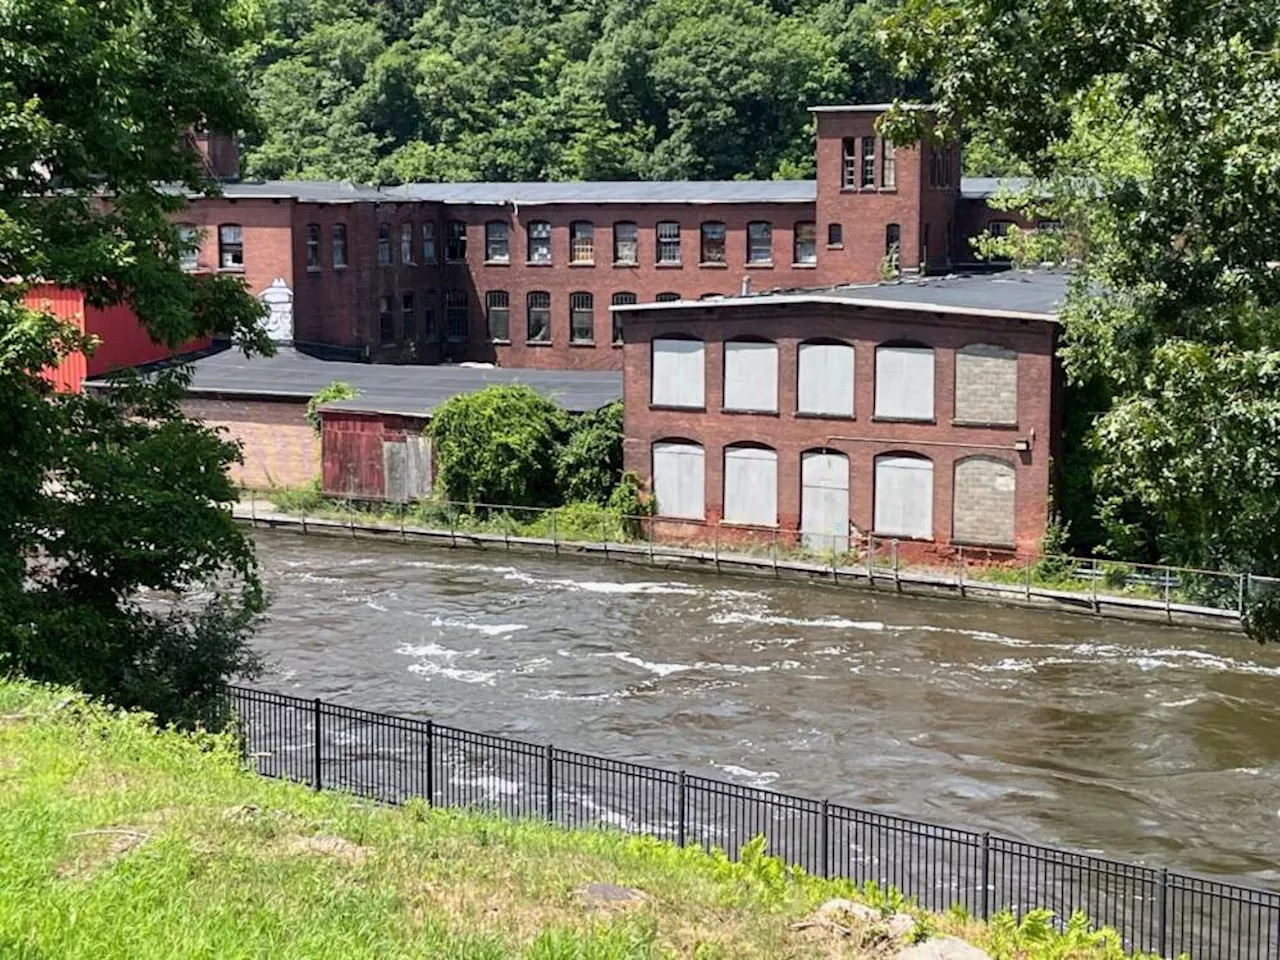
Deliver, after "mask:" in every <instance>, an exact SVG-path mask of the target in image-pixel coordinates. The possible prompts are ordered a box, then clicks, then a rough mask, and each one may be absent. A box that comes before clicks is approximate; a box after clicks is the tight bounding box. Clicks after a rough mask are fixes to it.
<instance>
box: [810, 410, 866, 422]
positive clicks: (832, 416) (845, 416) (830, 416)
mask: <svg viewBox="0 0 1280 960" xmlns="http://www.w3.org/2000/svg"><path fill="white" fill-rule="evenodd" d="M796 419H797V420H843V421H845V422H846V423H851V422H853V421H854V420H856V419H858V418H857V417H856V416H854V415H853V414H852V413H817V412H815V411H812V410H797V411H796Z"/></svg>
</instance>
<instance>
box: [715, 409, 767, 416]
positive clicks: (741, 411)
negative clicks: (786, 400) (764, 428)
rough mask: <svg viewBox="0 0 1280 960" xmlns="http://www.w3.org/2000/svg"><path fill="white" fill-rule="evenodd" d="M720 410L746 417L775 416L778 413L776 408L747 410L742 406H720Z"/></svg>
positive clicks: (724, 412) (731, 414)
mask: <svg viewBox="0 0 1280 960" xmlns="http://www.w3.org/2000/svg"><path fill="white" fill-rule="evenodd" d="M720 412H721V413H723V414H728V415H730V416H735V417H741V416H744V415H745V416H748V417H776V416H777V415H778V411H777V409H776V408H775V409H773V410H747V409H744V408H742V407H721V408H720Z"/></svg>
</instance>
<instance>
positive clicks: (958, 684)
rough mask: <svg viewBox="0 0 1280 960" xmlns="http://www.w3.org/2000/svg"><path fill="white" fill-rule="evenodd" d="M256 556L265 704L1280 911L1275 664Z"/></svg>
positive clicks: (465, 566)
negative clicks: (939, 826) (697, 786)
mask: <svg viewBox="0 0 1280 960" xmlns="http://www.w3.org/2000/svg"><path fill="white" fill-rule="evenodd" d="M257 542H258V546H259V556H260V559H261V562H262V565H263V573H264V579H265V581H266V583H267V585H268V588H269V590H270V592H271V596H272V601H273V602H272V607H271V611H270V615H269V619H268V622H267V623H266V625H265V626H264V628H263V629H262V631H261V632H260V634H259V636H258V639H257V645H258V647H259V649H260V650H261V651H262V652H263V653H264V654H265V655H266V657H267V659H268V661H269V663H270V668H269V670H268V673H267V674H266V675H265V676H264V677H263V678H262V679H261V680H260V681H259V682H258V685H259V686H261V687H264V688H268V689H277V690H280V691H282V692H287V693H292V694H295V695H300V696H307V697H315V696H318V697H324V698H326V699H331V700H334V701H336V702H339V703H344V704H348V705H351V706H358V707H363V708H366V709H370V710H381V711H386V712H391V713H399V714H405V715H411V716H421V717H428V716H429V717H432V718H434V719H436V720H438V721H441V722H447V723H450V724H454V725H456V726H461V727H466V728H470V729H475V730H479V731H485V732H490V733H499V734H507V735H512V736H519V737H521V738H525V739H531V740H535V741H538V742H545V741H551V742H554V743H555V744H557V745H558V746H562V747H565V748H568V749H575V750H581V751H584V752H588V753H598V754H603V755H606V756H610V757H616V758H619V759H627V760H632V761H636V762H640V763H650V764H654V765H657V766H662V767H666V768H669V769H677V768H682V767H683V768H685V769H688V770H690V771H691V772H692V771H696V772H698V773H700V774H702V775H704V776H716V777H721V778H724V779H727V780H731V781H734V782H737V783H742V784H747V785H752V786H764V787H768V788H770V789H776V790H781V791H784V792H788V793H797V794H801V795H805V796H811V797H815V798H822V797H826V798H829V799H831V800H833V801H839V802H842V803H851V804H857V805H863V806H867V807H872V808H875V809H879V810H883V811H888V812H893V813H899V814H903V815H907V816H912V817H918V818H922V819H927V820H933V821H937V822H941V823H946V824H952V825H956V826H964V827H970V828H975V829H985V830H991V831H993V832H998V833H1002V834H1005V835H1010V836H1013V837H1016V838H1022V839H1027V840H1032V841H1036V842H1040V843H1053V844H1062V845H1066V846H1069V847H1072V848H1076V849H1081V850H1087V851H1093V852H1099V853H1104V854H1106V855H1109V856H1113V857H1119V858H1122V859H1139V860H1143V861H1146V862H1150V863H1154V864H1158V865H1163V866H1168V867H1171V868H1175V869H1180V870H1186V871H1191V872H1196V873H1204V874H1211V875H1221V876H1223V877H1229V878H1232V879H1236V880H1242V881H1244V882H1250V883H1254V884H1260V885H1265V886H1268V887H1273V888H1280V829H1277V828H1278V827H1280V820H1278V817H1280V789H1278V787H1280V649H1271V648H1260V647H1258V646H1257V645H1255V644H1253V643H1252V642H1251V641H1248V640H1246V639H1244V638H1242V637H1240V636H1236V635H1232V634H1224V633H1216V632H1211V631H1196V630H1188V629H1174V628H1170V627H1162V626H1151V625H1144V624H1129V623H1121V622H1116V621H1101V620H1095V619H1092V618H1089V617H1082V616H1074V615H1070V614H1062V613H1051V612H1042V611H1027V610H1020V609H1016V608H1002V607H997V606H988V605H984V604H978V603H964V602H961V601H955V600H945V599H932V598H921V597H900V596H893V595H886V594H883V593H872V592H870V591H867V590H865V589H833V588H831V587H822V586H809V585H805V584H802V583H794V582H791V583H788V582H776V581H772V580H761V579H749V578H729V577H717V576H712V575H701V574H694V573H689V574H685V573H683V572H682V573H680V574H678V575H677V574H670V573H663V572H660V571H653V570H647V569H643V568H634V567H626V566H622V565H611V564H607V563H600V562H598V561H597V562H591V561H581V560H568V559H562V560H556V559H554V558H551V557H542V556H527V555H521V554H506V553H503V552H501V549H500V548H499V549H498V550H494V551H491V552H488V553H482V552H478V551H473V550H456V551H454V550H449V549H447V548H440V547H402V546H398V545H391V544H383V543H370V542H365V541H343V540H329V539H325V538H319V537H305V536H301V535H298V534H289V533H260V534H258V535H257Z"/></svg>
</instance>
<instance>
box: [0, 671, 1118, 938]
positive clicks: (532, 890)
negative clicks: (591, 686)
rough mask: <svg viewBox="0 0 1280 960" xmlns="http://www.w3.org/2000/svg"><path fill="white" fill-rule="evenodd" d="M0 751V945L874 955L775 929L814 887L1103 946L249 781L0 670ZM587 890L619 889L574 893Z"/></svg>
mask: <svg viewBox="0 0 1280 960" xmlns="http://www.w3.org/2000/svg"><path fill="white" fill-rule="evenodd" d="M0 757H3V758H4V762H3V765H2V766H0V801H2V802H0V864H3V870H4V878H5V882H4V883H3V884H0V944H3V945H4V948H5V950H4V952H5V953H6V954H12V955H14V956H18V957H36V956H47V957H59V958H65V960H134V958H138V957H146V958H148V960H151V958H156V960H160V958H168V957H172V958H175V960H177V958H184V960H185V958H186V957H190V956H192V955H206V956H218V957H232V956H265V955H270V956H290V957H301V956H305V957H310V958H313V960H329V958H333V960H338V958H341V960H360V958H365V957H368V958H378V960H381V958H384V957H409V956H413V957H432V958H438V960H502V958H507V957H513V958H514V957H520V958H525V960H581V958H593V960H657V958H660V957H673V956H680V957H692V958H697V960H729V958H735V960H736V958H750V957H758V958H762V960H763V958H773V957H781V956H786V957H794V958H797V960H804V958H837V957H847V958H867V960H870V958H872V957H882V956H883V953H882V952H876V953H873V952H870V951H865V950H863V949H862V948H861V947H860V946H859V945H858V944H857V942H856V941H854V940H851V939H849V938H845V937H843V936H841V935H838V934H833V933H832V932H830V931H826V930H821V929H819V930H817V931H813V930H794V929H792V924H793V923H794V922H795V921H797V920H803V919H806V918H807V917H809V916H811V915H812V914H813V911H814V909H815V907H816V906H818V905H819V904H821V903H822V902H824V901H825V900H827V899H828V898H830V897H851V898H854V899H857V900H860V901H862V902H863V903H867V904H868V905H870V906H871V907H872V908H873V909H875V910H878V911H881V913H882V914H885V915H887V914H889V913H892V912H896V911H900V910H907V911H909V912H911V913H912V914H913V915H914V916H915V917H916V918H917V920H918V922H919V923H920V931H921V932H923V933H929V932H934V931H937V932H944V933H945V932H950V933H956V934H960V935H962V936H964V937H965V938H966V939H968V940H970V941H972V942H974V943H977V944H978V945H980V946H985V947H986V948H987V949H989V950H990V951H991V953H992V955H993V956H994V957H995V958H996V960H1061V958H1065V957H1071V958H1073V960H1120V958H1121V957H1123V956H1124V954H1123V951H1121V950H1119V949H1118V948H1117V947H1116V946H1115V945H1114V937H1113V936H1112V935H1111V934H1108V933H1105V932H1098V931H1088V930H1087V929H1085V928H1081V929H1080V930H1079V931H1078V932H1072V931H1075V930H1076V928H1077V927H1078V926H1079V924H1078V923H1077V921H1074V920H1073V921H1072V924H1071V926H1070V927H1069V933H1068V936H1066V937H1064V936H1060V935H1058V934H1055V933H1054V932H1053V931H1052V930H1051V929H1048V928H1047V927H1046V926H1045V925H1044V924H1043V923H1038V924H1032V923H1031V922H1029V921H1027V920H1024V921H1023V923H1022V924H1018V923H1015V922H1013V920H1012V918H1007V919H1005V918H998V919H997V920H996V921H995V922H993V924H992V925H991V927H990V928H987V927H986V926H984V925H982V924H979V923H975V922H974V921H972V920H971V919H970V918H968V917H966V916H964V915H963V914H960V913H954V914H950V915H943V916H939V917H931V916H928V915H926V914H923V913H921V912H920V911H918V910H916V909H914V908H913V907H911V906H910V905H909V904H908V903H907V902H906V901H905V900H904V899H903V898H902V897H901V896H900V895H899V894H898V893H897V892H896V891H893V890H881V889H879V888H877V887H874V886H868V887H865V888H859V889H855V888H854V887H852V886H851V885H850V884H848V883H844V882H834V881H823V880H818V879H815V878H812V877H808V876H805V875H804V874H803V873H802V872H800V871H797V870H795V869H792V868H788V867H786V866H784V865H783V864H782V863H780V862H779V861H778V860H777V859H775V858H772V857H769V856H767V854H766V851H765V847H764V843H763V841H755V842H753V843H752V844H749V845H748V847H747V849H746V850H744V851H743V858H742V862H740V863H733V862H730V861H729V860H728V859H727V858H725V857H724V856H723V855H719V854H714V853H713V854H706V853H703V852H702V851H701V850H700V849H697V848H686V849H677V848H675V847H673V846H672V845H670V844H668V843H664V842H660V841H657V840H653V839H649V838H632V837H625V836H623V835H621V834H618V833H615V832H612V831H605V830H598V831H566V830H562V829H559V828H555V827H550V826H545V825H542V824H538V823H534V822H516V821H508V820H501V819H496V818H493V817H489V816H484V815H482V814H479V813H476V812H463V811H448V810H439V809H430V808H428V807H426V806H425V805H423V804H421V803H417V802H415V803H411V804H409V805H408V806H407V807H405V808H403V809H392V808H387V807H381V806H378V805H375V804H370V803H363V802H360V801H356V800H353V798H352V797H350V796H349V795H346V794H341V793H316V792H313V791H311V790H308V789H306V788H305V787H303V786H300V785H294V784H288V783H284V782H280V781H270V780H263V779H259V778H257V777H256V776H254V775H252V774H250V773H248V772H246V771H245V769H244V766H243V763H242V761H241V758H240V753H239V748H238V745H237V743H236V741H235V740H234V738H232V737H231V736H229V735H226V734H221V735H214V734H208V733H198V734H191V735H184V734H181V733H178V732H176V731H172V730H170V731H165V730H161V729H158V728H157V727H156V726H154V725H153V724H152V723H151V722H149V721H148V720H147V718H146V717H144V716H141V715H138V714H126V713H123V712H121V711H118V710H115V709H112V708H108V707H105V706H102V705H99V704H97V703H94V702H90V701H87V700H85V699H84V698H83V697H80V696H77V695H75V694H72V693H70V692H69V691H67V690H62V689H56V688H48V687H41V686H37V685H34V684H29V683H22V682H12V681H0ZM596 883H601V884H610V885H614V886H617V887H620V888H623V889H624V890H626V891H635V892H636V893H637V894H638V897H637V898H636V899H634V900H631V901H625V902H614V903H610V902H600V901H598V900H593V899H592V898H591V896H590V894H589V891H588V890H587V887H588V885H590V884H596ZM1036 916H1039V914H1037V915H1036ZM1033 927H1034V929H1033ZM1068 938H1069V939H1068Z"/></svg>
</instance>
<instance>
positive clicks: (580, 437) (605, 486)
mask: <svg viewBox="0 0 1280 960" xmlns="http://www.w3.org/2000/svg"><path fill="white" fill-rule="evenodd" d="M621 475H622V401H621V400H617V401H615V402H613V403H611V404H609V405H608V406H605V407H601V408H600V409H599V410H596V411H595V412H593V413H584V414H581V415H579V416H577V417H575V418H574V419H573V421H572V422H571V424H570V431H569V437H568V439H567V440H566V441H565V443H564V445H563V446H562V447H561V448H560V451H559V453H558V455H557V457H556V484H557V486H558V487H559V489H560V494H561V496H562V497H563V498H564V500H565V502H567V503H572V502H575V501H590V502H592V503H599V504H604V503H606V502H607V501H608V500H609V495H610V492H611V491H612V490H613V488H614V486H615V485H616V484H617V482H618V480H619V478H620V477H621Z"/></svg>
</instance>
